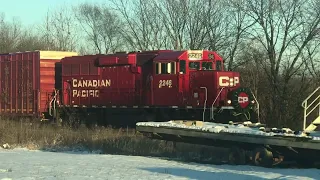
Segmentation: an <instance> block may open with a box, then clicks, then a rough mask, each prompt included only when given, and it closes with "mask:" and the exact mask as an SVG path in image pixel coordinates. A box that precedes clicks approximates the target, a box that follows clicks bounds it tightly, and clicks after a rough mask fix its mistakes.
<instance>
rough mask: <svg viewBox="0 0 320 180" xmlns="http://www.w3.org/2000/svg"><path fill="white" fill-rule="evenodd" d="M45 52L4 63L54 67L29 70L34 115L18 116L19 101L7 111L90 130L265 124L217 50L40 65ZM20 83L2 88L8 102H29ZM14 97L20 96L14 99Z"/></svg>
mask: <svg viewBox="0 0 320 180" xmlns="http://www.w3.org/2000/svg"><path fill="white" fill-rule="evenodd" d="M41 53H44V52H43V51H37V52H23V53H13V54H7V55H3V56H5V57H7V58H2V59H0V61H1V64H3V65H4V64H5V62H7V63H9V62H11V70H12V66H14V67H15V68H16V69H15V73H16V74H19V73H18V72H19V71H21V70H20V68H22V67H23V66H24V64H23V63H24V62H31V61H32V62H38V64H39V62H40V67H42V69H45V68H47V69H50V71H43V73H39V72H38V71H39V68H38V67H39V65H38V64H37V63H36V64H33V69H32V68H31V69H30V68H29V69H28V70H27V71H28V72H29V73H28V77H29V76H34V77H35V78H34V81H33V83H35V81H36V84H38V85H36V86H35V85H33V90H32V92H33V97H32V98H31V96H30V98H31V99H34V101H33V103H31V104H29V105H28V107H30V106H32V107H34V109H30V110H29V111H27V113H25V112H24V111H16V110H14V109H19V107H20V106H19V107H15V106H17V105H18V104H19V103H17V104H15V105H13V106H12V105H10V106H8V105H5V107H6V108H5V109H6V110H5V111H2V112H5V113H11V114H17V113H18V114H30V113H31V114H36V115H38V116H39V117H41V119H42V120H49V121H54V122H63V123H67V124H69V125H80V124H81V123H85V124H87V125H89V126H90V125H96V124H97V125H114V126H117V125H120V126H130V125H133V126H134V125H135V124H136V122H139V121H168V120H170V119H183V120H194V119H199V120H200V119H201V120H204V121H214V122H221V123H227V122H229V121H233V122H243V121H251V122H257V121H258V112H257V109H256V108H255V107H256V103H257V101H256V99H255V97H254V95H253V93H252V92H251V91H250V89H249V88H246V87H242V86H241V85H240V74H239V73H238V72H232V71H225V69H224V64H223V63H224V62H223V59H222V57H221V56H219V55H218V54H217V52H215V51H209V50H183V51H175V50H156V51H137V52H117V53H114V54H96V55H83V56H79V55H77V54H76V53H72V52H52V53H51V54H59V53H60V56H59V58H55V61H50V63H49V62H45V60H41V57H40V55H39V54H41ZM45 53H47V54H48V53H49V52H45ZM63 53H64V54H63ZM32 54H33V56H32ZM35 54H36V55H35ZM3 56H2V57H3ZM63 56H64V57H63ZM14 57H21V58H20V59H19V58H18V59H19V60H17V58H14ZM6 59H7V60H6ZM39 59H40V60H39ZM53 59H54V58H53ZM19 63H20V65H22V66H19V65H18V64H19ZM21 63H22V64H21ZM41 63H42V64H43V65H42V66H41ZM9 64H10V63H9ZM3 69H4V66H1V71H4V70H3ZM40 69H41V68H40ZM40 72H41V70H40ZM22 74H23V73H22ZM1 75H3V73H1ZM11 76H12V73H11ZM2 77H3V76H2ZM2 77H1V79H2V82H3V81H4V80H3V78H2ZM16 77H18V76H14V77H13V79H15V78H16ZM22 79H23V78H22ZM20 80H21V78H20ZM49 84H50V86H49ZM18 85H19V82H17V83H16V85H13V86H6V85H5V84H3V83H2V84H1V86H2V87H1V88H0V89H1V91H2V93H1V94H3V93H4V92H7V91H4V90H3V89H4V88H8V87H9V89H10V88H11V94H10V93H9V99H10V100H9V102H14V101H17V102H20V101H21V102H25V100H28V99H30V98H27V99H25V98H22V99H23V100H20V99H19V97H20V96H21V95H24V94H23V92H25V89H26V88H24V86H23V87H22V88H19V86H18ZM39 85H40V86H39ZM14 91H15V92H17V93H16V94H12V92H14ZM44 91H45V92H44ZM27 92H31V91H30V90H29V91H28V90H27ZM42 94H45V95H42ZM18 96H19V97H18ZM17 97H18V100H17ZM8 107H10V108H9V110H8ZM27 109H28V108H27ZM35 109H37V111H34V110H35ZM35 112H36V113H35Z"/></svg>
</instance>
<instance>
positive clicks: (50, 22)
mask: <svg viewBox="0 0 320 180" xmlns="http://www.w3.org/2000/svg"><path fill="white" fill-rule="evenodd" d="M40 32H41V34H42V37H43V38H44V39H45V41H46V47H45V49H47V50H63V51H75V50H76V48H77V45H78V43H77V42H78V33H77V24H76V23H75V19H74V16H73V14H72V13H71V10H70V8H68V7H66V6H65V7H61V8H59V9H57V10H54V11H52V12H49V11H48V13H47V16H46V18H45V22H44V24H43V25H42V26H41V27H40Z"/></svg>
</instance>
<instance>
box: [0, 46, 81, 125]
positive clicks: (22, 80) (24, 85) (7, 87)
mask: <svg viewBox="0 0 320 180" xmlns="http://www.w3.org/2000/svg"><path fill="white" fill-rule="evenodd" d="M76 55H78V54H77V53H76V52H61V51H33V52H16V53H7V54H0V79H1V83H0V110H1V115H3V116H12V117H21V116H24V117H32V118H40V119H43V118H44V114H48V109H49V106H50V99H51V96H52V93H53V92H54V89H56V88H58V89H59V88H61V64H59V62H60V60H61V59H62V58H64V57H67V56H76Z"/></svg>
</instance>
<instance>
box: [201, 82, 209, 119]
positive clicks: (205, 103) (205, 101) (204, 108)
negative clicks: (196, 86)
mask: <svg viewBox="0 0 320 180" xmlns="http://www.w3.org/2000/svg"><path fill="white" fill-rule="evenodd" d="M200 88H202V89H205V91H206V99H205V100H204V105H203V113H202V121H203V122H204V116H205V112H206V108H207V100H208V90H207V87H200Z"/></svg>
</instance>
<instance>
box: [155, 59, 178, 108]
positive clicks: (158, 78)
mask: <svg viewBox="0 0 320 180" xmlns="http://www.w3.org/2000/svg"><path fill="white" fill-rule="evenodd" d="M153 65H154V66H153V67H154V69H155V71H154V76H153V88H152V90H153V92H152V96H153V105H154V106H177V105H178V93H179V89H178V83H179V81H178V74H177V72H176V62H174V61H172V62H168V61H165V62H161V61H157V62H154V64H153Z"/></svg>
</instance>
